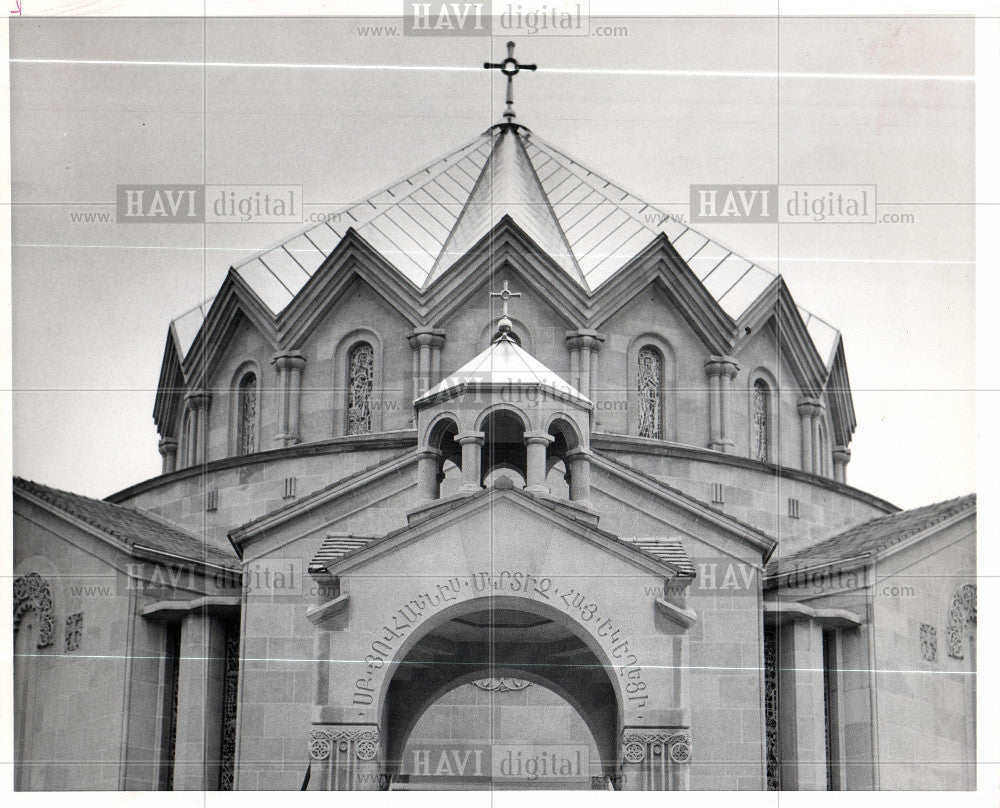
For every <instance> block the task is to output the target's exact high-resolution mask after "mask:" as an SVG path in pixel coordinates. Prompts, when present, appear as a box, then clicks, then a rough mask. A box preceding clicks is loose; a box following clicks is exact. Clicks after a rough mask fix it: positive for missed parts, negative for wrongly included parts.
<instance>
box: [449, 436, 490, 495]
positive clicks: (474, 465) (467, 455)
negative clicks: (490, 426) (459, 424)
mask: <svg viewBox="0 0 1000 808" xmlns="http://www.w3.org/2000/svg"><path fill="white" fill-rule="evenodd" d="M455 440H456V441H458V445H459V446H461V447H462V490H463V491H478V490H479V489H480V488H482V485H481V483H480V482H479V474H480V460H481V458H482V451H483V444H484V443H486V433H485V432H462V433H460V434H458V435H456V436H455Z"/></svg>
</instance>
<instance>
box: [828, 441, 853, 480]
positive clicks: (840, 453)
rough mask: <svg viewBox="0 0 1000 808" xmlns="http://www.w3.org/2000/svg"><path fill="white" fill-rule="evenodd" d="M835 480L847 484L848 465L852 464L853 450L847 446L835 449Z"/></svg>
mask: <svg viewBox="0 0 1000 808" xmlns="http://www.w3.org/2000/svg"><path fill="white" fill-rule="evenodd" d="M832 456H833V479H835V480H836V481H837V482H838V483H844V484H845V485H846V484H847V464H848V463H850V462H851V450H850V449H849V448H847V447H846V446H843V445H839V446H834V447H833V455H832Z"/></svg>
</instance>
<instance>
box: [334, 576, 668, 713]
mask: <svg viewBox="0 0 1000 808" xmlns="http://www.w3.org/2000/svg"><path fill="white" fill-rule="evenodd" d="M487 593H488V594H505V593H510V594H516V595H521V596H524V597H528V598H532V599H534V600H538V601H541V602H543V603H548V604H550V605H552V606H554V607H556V608H558V609H559V610H561V611H562V612H564V613H566V614H567V615H569V616H570V617H571V618H573V619H574V620H576V621H577V622H580V623H582V624H584V625H586V626H587V627H588V629H589V630H590V631H591V633H592V634H593V635H594V636H595V637H597V638H598V641H599V642H600V643H601V645H602V647H603V648H604V649H605V650H606V651H607V652H608V655H609V656H610V658H611V660H612V664H613V665H614V666H615V668H616V669H617V671H618V675H619V676H620V677H621V678H622V680H623V682H624V685H623V690H624V696H625V698H626V700H627V701H628V702H630V703H631V704H632V705H633V706H635V707H644V706H645V705H646V702H647V700H648V698H649V696H648V693H647V685H646V682H645V681H644V680H643V675H642V668H641V666H640V665H639V660H638V657H637V656H636V654H635V651H634V649H633V642H632V640H631V638H629V637H628V636H626V634H625V633H624V630H623V628H622V627H621V626H620V625H618V624H617V623H616V621H615V620H613V619H612V618H611V616H609V615H608V614H607V613H606V612H605V611H603V609H602V607H601V605H600V604H599V603H598V602H597V601H596V600H594V599H593V598H592V597H590V596H589V595H588V594H587V593H585V592H583V591H582V590H580V589H579V588H578V587H576V586H572V585H570V584H569V582H566V581H561V580H558V579H554V578H551V577H547V576H543V575H537V574H534V573H530V572H523V571H519V570H501V571H499V572H474V573H471V574H469V575H456V576H454V577H451V578H448V579H446V580H443V581H440V582H438V583H435V584H433V585H431V586H430V587H428V588H427V589H425V590H424V591H423V592H422V593H420V594H417V595H415V596H414V597H413V598H411V599H410V600H408V601H407V602H406V603H404V604H403V605H402V606H400V607H399V608H398V609H396V610H395V611H394V612H393V613H392V614H391V615H390V616H389V619H388V620H386V622H385V623H384V624H383V625H382V627H381V628H380V629H379V630H378V631H377V632H376V634H375V636H374V637H373V638H372V641H371V643H370V646H369V653H368V654H366V656H365V658H364V660H363V665H364V668H363V671H362V673H361V675H360V676H359V677H358V678H357V679H356V681H355V691H354V696H353V701H354V704H356V705H359V706H361V705H369V704H372V703H373V702H374V700H375V694H376V693H377V692H378V689H379V684H380V681H379V680H380V678H381V676H382V675H383V670H384V668H385V666H386V665H387V664H388V662H389V661H390V660H391V659H392V657H393V655H394V654H395V652H396V651H397V650H398V649H399V647H400V646H401V645H402V643H403V641H404V640H405V639H406V637H407V636H408V635H409V634H410V633H412V631H413V630H414V629H415V628H416V627H417V626H419V625H420V623H421V622H422V621H423V620H424V619H426V618H427V617H429V616H430V615H432V614H434V613H435V612H437V611H438V609H440V608H442V607H445V606H447V605H448V604H450V603H455V602H458V601H461V600H467V599H469V598H474V597H482V596H484V595H486V594H487Z"/></svg>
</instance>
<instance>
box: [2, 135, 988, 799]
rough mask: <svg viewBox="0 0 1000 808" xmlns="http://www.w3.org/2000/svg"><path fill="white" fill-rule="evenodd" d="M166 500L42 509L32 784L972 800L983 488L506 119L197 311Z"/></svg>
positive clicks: (831, 349) (27, 749) (26, 752)
mask: <svg viewBox="0 0 1000 808" xmlns="http://www.w3.org/2000/svg"><path fill="white" fill-rule="evenodd" d="M153 416H154V420H155V422H156V426H157V429H158V432H159V434H160V442H159V450H160V453H161V455H162V457H163V469H162V474H161V475H159V476H157V477H155V478H153V479H150V480H146V481H144V482H140V483H138V484H136V485H134V486H132V487H130V488H128V489H126V490H124V491H120V492H118V493H117V494H114V495H113V496H111V497H109V498H107V499H106V500H100V501H98V500H92V499H88V498H86V497H82V496H78V495H75V494H71V493H69V492H65V491H60V490H57V489H54V488H50V487H47V486H44V485H41V484H38V483H33V482H29V481H26V480H20V479H18V480H15V483H14V575H15V578H14V610H15V611H14V629H15V694H14V696H15V721H16V726H15V742H16V744H15V745H16V749H15V759H16V786H17V787H18V788H19V789H24V790H53V789H55V790H59V789H68V790H74V789H138V790H152V789H175V790H184V789H187V790H191V789H223V790H225V789H240V790H254V789H279V790H297V789H302V788H306V789H329V790H375V789H394V790H395V789H399V790H405V789H421V788H430V789H436V788H588V789H589V788H601V789H608V790H682V789H695V790H721V789H732V790H765V789H770V790H778V789H789V790H795V789H797V790H870V789H941V788H943V789H971V788H975V726H976V719H975V703H976V701H975V670H976V661H975V660H976V657H975V626H976V591H975V583H976V579H975V574H976V557H975V499H974V497H972V496H970V497H965V498H961V499H958V500H952V501H948V502H944V503H938V504H935V505H930V506H927V507H924V508H919V509H915V510H911V511H900V510H899V509H898V508H896V507H895V506H893V505H892V504H890V503H889V502H886V501H885V500H883V499H881V498H879V497H878V496H876V495H873V494H870V493H867V492H864V491H860V490H858V489H856V488H853V487H851V486H850V485H849V484H848V483H847V469H848V462H849V460H850V457H851V450H850V444H851V437H852V434H853V432H854V429H855V414H854V409H853V404H852V396H851V389H850V383H849V378H848V372H847V364H846V354H845V349H844V345H843V341H842V339H841V336H840V334H839V332H837V330H836V329H835V328H834V327H833V326H831V325H829V324H827V323H826V322H824V321H823V320H822V319H820V318H819V317H816V316H815V315H812V314H811V313H809V312H808V311H807V310H806V309H804V308H802V307H801V306H800V305H799V303H798V302H797V301H796V300H795V299H794V298H793V296H792V292H791V291H790V290H789V288H788V287H787V286H786V284H785V282H784V280H783V279H782V278H781V277H780V276H778V275H775V274H773V273H771V272H769V271H768V270H766V269H764V268H762V267H760V266H757V265H755V264H753V263H752V262H750V261H748V260H745V259H743V258H741V257H740V256H738V255H737V254H735V253H734V252H732V251H731V250H729V249H728V248H725V247H723V246H721V245H719V244H717V243H716V242H714V241H712V240H711V239H709V238H707V237H706V236H704V235H702V234H700V233H698V232H696V231H695V230H693V229H691V228H689V227H687V226H686V225H684V224H680V223H677V222H675V221H673V220H672V219H671V218H670V217H667V216H665V215H660V214H658V213H657V211H655V210H654V209H653V208H651V207H650V206H648V205H646V204H645V203H643V202H641V201H640V200H638V199H636V198H634V197H633V196H632V195H631V194H629V193H628V192H626V191H625V190H623V189H621V188H619V187H617V186H616V185H615V184H614V183H612V182H610V181H608V180H606V179H604V178H602V177H600V176H599V175H598V174H596V173H594V172H593V171H591V170H590V169H588V168H587V167H585V166H583V165H581V164H580V163H579V162H577V161H575V160H574V159H572V158H571V157H568V156H567V155H565V154H564V153H562V152H561V151H560V150H559V149H558V148H556V147H554V146H552V145H550V144H548V143H547V142H546V141H544V140H543V139H542V138H540V137H538V136H537V135H536V134H535V133H533V132H532V131H531V130H529V129H528V128H526V127H524V126H521V125H519V124H516V123H514V122H513V121H512V119H510V118H508V120H507V121H506V122H505V123H503V124H498V125H496V126H494V127H491V128H490V129H489V130H488V131H486V132H485V133H483V134H482V135H480V136H479V137H477V138H475V139H474V140H473V141H472V142H470V143H468V144H467V145H465V146H463V147H462V148H460V149H458V150H456V151H455V152H452V153H451V154H449V155H447V156H445V157H444V158H442V159H441V160H439V161H437V162H435V163H434V164H432V165H430V166H427V167H424V168H422V169H421V170H420V171H418V172H417V173H415V174H413V175H412V176H410V177H408V178H405V179H403V180H402V181H400V182H398V183H396V184H394V185H392V186H390V187H388V188H386V189H384V190H383V191H381V192H379V193H377V194H375V195H374V196H372V197H371V198H369V199H366V200H364V201H362V202H360V203H358V204H357V205H355V206H353V207H351V208H349V209H347V210H345V211H343V212H342V213H341V214H340V215H339V216H338V217H336V219H335V220H330V221H328V222H324V223H322V224H319V225H315V226H312V227H310V228H309V229H307V230H305V231H303V232H300V233H298V234H295V235H294V236H293V237H292V238H290V239H289V240H287V241H286V242H284V243H283V244H281V245H279V246H277V247H275V248H273V249H270V250H268V251H266V252H264V253H261V254H259V255H256V256H253V257H251V258H249V259H248V260H246V261H245V262H243V263H242V264H240V265H238V266H235V267H233V268H231V270H230V272H229V273H228V275H227V277H226V280H225V281H224V283H223V284H222V286H221V288H220V289H219V291H218V293H217V294H216V295H215V296H214V298H212V299H210V300H208V301H206V302H204V303H203V304H201V305H199V306H197V307H196V308H194V309H192V310H191V311H189V312H187V313H186V314H184V315H182V316H181V317H179V318H177V319H176V320H175V321H173V322H172V323H171V324H170V326H169V329H168V333H167V339H166V347H165V351H164V355H163V359H162V370H161V375H160V383H159V392H158V394H157V397H156V403H155V409H154V413H153Z"/></svg>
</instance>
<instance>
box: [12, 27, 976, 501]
mask: <svg viewBox="0 0 1000 808" xmlns="http://www.w3.org/2000/svg"><path fill="white" fill-rule="evenodd" d="M385 22H386V21H385V20H358V19H341V20H329V19H308V20H307V19H282V20H273V19H252V20H224V19H209V20H208V21H207V22H205V21H204V20H202V19H194V20H179V19H170V20H167V19H132V20H123V19H118V20H116V19H74V20H67V19H48V20H40V19H27V18H26V19H23V20H17V21H16V23H15V24H12V25H11V31H12V34H11V57H12V58H14V59H43V60H44V59H60V60H102V61H103V60H125V61H133V60H144V61H161V60H162V61H170V62H191V63H198V64H197V65H194V64H192V65H172V66H147V65H134V64H133V65H88V64H80V63H78V62H76V63H70V64H51V63H21V62H17V63H14V64H12V65H11V68H10V72H11V89H12V97H11V109H12V116H13V122H12V133H11V138H12V151H13V165H12V186H13V200H14V202H15V206H14V212H13V230H14V232H13V236H14V238H13V241H14V246H13V294H14V343H13V348H14V433H15V434H14V471H15V473H16V474H19V475H22V476H25V477H28V478H31V479H35V480H38V481H40V482H43V483H47V484H50V485H55V486H58V487H62V488H68V489H71V490H74V491H78V492H80V493H85V494H90V495H95V496H104V495H107V494H108V493H111V492H112V491H115V490H117V489H119V488H122V487H124V486H126V485H129V484H131V483H134V482H137V481H139V480H142V479H145V478H147V477H150V476H152V475H155V474H156V473H158V471H159V462H160V458H159V455H158V453H157V451H156V439H157V436H156V432H155V429H154V427H153V422H152V417H151V412H152V406H153V398H154V393H155V386H156V381H157V376H158V373H159V366H160V359H161V356H162V350H163V345H164V342H165V339H166V329H167V323H168V321H169V320H170V318H171V317H173V316H175V315H177V314H179V313H180V312H181V311H183V310H185V309H187V308H189V307H190V306H192V305H193V304H195V303H197V302H198V301H199V300H201V299H203V298H205V297H207V296H209V295H211V294H213V293H214V292H215V290H216V289H217V287H218V285H219V284H220V283H221V281H222V279H223V277H224V276H225V272H226V269H227V268H228V267H229V265H230V264H231V263H233V262H234V261H237V260H238V259H239V258H240V257H241V256H244V255H246V254H247V253H251V252H255V251H257V250H259V249H262V248H264V247H266V246H269V245H270V244H272V243H274V242H276V241H277V240H279V239H280V238H282V237H284V236H288V235H290V234H291V233H292V232H294V231H295V230H296V229H297V227H296V225H262V224H222V225H209V226H207V227H201V226H192V225H145V226H142V225H119V224H115V223H114V221H113V219H114V199H115V186H116V185H117V184H119V183H122V184H125V183H146V182H162V183H202V182H206V183H209V184H222V183H242V184H295V185H302V186H303V188H304V194H305V199H306V201H307V202H312V203H316V204H315V205H314V206H309V207H307V213H314V212H320V211H324V210H331V211H332V210H333V209H335V208H336V207H340V206H343V205H346V204H349V203H351V202H354V201H356V200H358V199H359V198H361V197H363V196H365V195H367V194H369V193H371V192H372V191H375V190H377V189H378V188H381V187H382V186H385V185H387V184H389V183H390V182H392V181H394V180H396V179H399V178H401V177H402V176H405V175H406V174H409V173H412V172H413V170H415V169H417V168H418V167H420V166H421V165H423V164H426V163H429V162H431V161H432V160H435V159H437V158H438V157H440V156H442V155H443V154H445V153H446V152H447V151H450V150H453V149H454V148H456V147H458V146H460V145H462V144H464V143H466V142H468V141H470V140H471V139H472V138H474V137H475V136H476V135H477V134H478V133H480V132H481V131H483V130H484V129H485V128H486V127H487V126H489V125H490V124H491V123H494V122H495V121H496V120H498V116H499V112H500V111H501V107H502V92H503V85H502V80H501V79H500V78H499V77H498V76H496V75H490V74H487V72H486V71H483V70H481V69H479V66H480V65H481V63H482V62H483V61H484V60H486V59H494V58H497V57H499V56H502V54H503V42H504V41H505V39H506V37H499V38H494V39H490V38H488V37H456V38H438V37H435V38H427V37H421V38H415V37H400V36H380V37H373V36H365V35H363V34H362V32H360V30H359V28H360V26H364V25H368V24H372V23H374V24H378V25H383V24H385ZM602 22H603V23H604V24H608V25H618V26H625V27H626V28H627V29H628V32H627V36H616V37H603V38H602V37H596V36H586V37H541V36H535V37H529V36H519V37H518V56H519V57H520V58H522V59H523V60H525V61H534V62H537V63H538V64H539V67H540V69H539V72H537V73H535V74H527V75H522V76H521V77H519V78H518V80H517V110H518V120H519V122H521V123H524V124H526V125H528V126H529V127H531V128H532V129H533V130H534V131H535V132H536V133H538V134H539V135H540V136H541V137H543V138H544V139H545V140H546V141H548V142H549V143H552V144H553V145H555V146H556V147H558V148H560V149H561V150H562V151H565V152H566V153H568V154H570V155H571V156H574V157H577V158H579V159H580V160H581V161H582V162H584V163H585V164H588V165H590V166H592V167H593V168H594V169H595V170H597V171H599V172H600V173H602V174H603V175H605V176H607V177H608V178H610V179H612V180H614V181H616V182H618V183H619V184H620V185H622V186H623V187H625V188H627V189H629V190H631V191H633V192H634V193H635V194H636V195H637V196H639V197H640V198H643V199H645V200H647V201H649V202H650V203H653V204H657V205H658V206H659V207H661V208H664V209H666V210H667V211H668V212H674V213H686V212H687V196H688V186H689V185H690V184H692V183H774V182H780V183H783V184H793V183H794V184H809V183H812V184H821V183H825V184H828V183H856V184H874V185H877V186H878V198H879V201H880V203H882V204H881V205H880V208H879V213H880V214H882V213H890V212H899V213H911V214H913V216H914V217H915V221H914V222H913V223H911V224H850V225H835V224H816V225H812V224H801V225H798V224H797V225H782V226H781V227H780V228H779V227H775V226H773V225H771V226H765V225H731V226H728V227H715V226H708V225H705V226H702V227H701V229H703V230H704V231H705V232H706V234H707V235H710V236H713V237H714V238H716V239H718V240H719V241H721V242H722V243H724V244H726V245H727V246H729V247H731V248H733V249H735V250H736V251H737V252H739V253H740V254H742V255H744V256H746V257H747V258H749V259H751V260H755V261H757V262H758V263H761V264H762V265H764V266H767V267H769V268H771V269H773V270H777V271H780V272H781V273H782V274H783V275H784V276H785V278H786V280H787V281H788V283H789V285H790V287H791V290H792V293H793V295H794V296H795V298H796V300H797V301H798V302H799V303H800V304H801V305H803V306H805V307H806V308H808V309H810V310H811V311H813V312H814V313H816V314H817V315H819V316H821V317H823V318H824V319H826V320H828V321H830V322H832V323H833V324H834V325H836V326H837V327H838V328H840V329H841V331H842V332H843V334H844V340H845V348H846V352H847V359H848V367H849V371H850V376H851V382H852V386H853V389H854V401H855V407H856V410H857V416H858V422H859V427H858V431H857V433H856V434H855V439H854V443H853V446H852V450H853V459H852V461H851V464H850V466H849V467H848V480H849V482H851V483H852V484H854V485H857V486H859V487H861V488H864V489H866V490H870V491H871V492H873V493H876V494H879V495H882V496H885V497H886V498H888V499H890V500H892V501H894V502H896V503H897V504H899V505H901V506H904V507H906V506H915V505H919V504H923V503H926V502H931V501H935V500H939V499H944V498H946V497H949V496H953V495H957V494H962V493H966V492H968V491H971V490H974V488H975V478H974V465H975V464H974V458H975V448H974V445H975V420H974V417H975V413H974V392H973V390H974V387H975V380H974V314H975V313H974V294H975V285H974V267H973V263H972V262H973V261H974V259H975V252H974V230H973V227H974V208H973V206H972V204H971V203H972V202H973V201H974V105H973V92H974V85H973V84H972V83H970V82H944V81H917V80H912V79H907V80H901V79H892V80H862V79H857V78H840V79H831V78H805V79H803V78H792V79H784V80H782V81H781V82H780V83H779V82H778V81H777V80H776V79H775V78H773V77H768V76H747V75H733V76H721V77H705V76H677V75H655V74H651V73H650V72H649V71H656V70H666V71H723V72H726V73H735V74H741V73H742V74H746V73H773V72H774V71H775V70H776V69H777V68H778V67H779V64H780V69H781V70H782V71H789V72H799V73H825V74H829V73H865V74H871V73H879V74H900V75H914V74H917V75H945V74H958V75H969V74H971V73H973V71H974V64H973V37H972V33H973V28H972V23H971V22H970V21H961V20H943V19H934V20H918V19H906V20H898V21H894V20H859V19H854V20H850V19H848V20H831V19H814V20H787V19H786V20H782V21H781V23H780V27H779V25H778V23H777V22H776V21H775V20H773V19H718V20H692V19H687V20H683V19H637V18H633V19H626V20H618V21H612V20H604V21H602ZM779 55H780V61H779ZM206 59H207V61H208V62H210V63H211V62H238V63H247V62H254V63H278V64H301V63H308V64H310V65H392V66H415V65H445V66H455V67H466V68H474V69H472V70H455V71H442V72H427V71H409V70H352V69H344V68H336V69H326V68H303V67H263V68H262V67H217V66H216V67H209V68H208V69H207V70H206V69H205V68H203V67H202V66H201V63H202V62H203V61H205V60H206ZM547 68H548V71H547ZM562 68H582V69H590V70H592V71H593V72H585V73H566V72H558V69H562ZM624 69H630V70H635V71H647V72H645V73H632V74H621V73H615V74H613V75H609V74H607V73H601V72H600V71H602V70H604V71H606V70H616V71H620V70H624ZM89 203H99V204H89ZM886 203H899V204H892V205H889V204H886ZM101 211H106V212H110V213H111V219H112V221H111V222H109V223H94V222H91V223H87V222H83V221H74V216H78V215H79V214H81V213H84V214H85V213H93V212H101ZM901 470H905V471H903V472H901Z"/></svg>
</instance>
